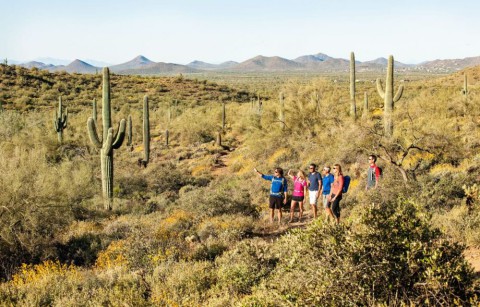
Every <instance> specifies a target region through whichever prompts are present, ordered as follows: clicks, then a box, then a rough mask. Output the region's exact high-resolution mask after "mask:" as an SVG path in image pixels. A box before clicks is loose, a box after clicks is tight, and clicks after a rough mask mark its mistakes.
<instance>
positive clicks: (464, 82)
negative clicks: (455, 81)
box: [462, 73, 468, 97]
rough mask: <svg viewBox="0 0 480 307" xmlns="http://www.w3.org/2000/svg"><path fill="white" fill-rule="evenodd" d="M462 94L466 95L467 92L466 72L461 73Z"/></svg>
mask: <svg viewBox="0 0 480 307" xmlns="http://www.w3.org/2000/svg"><path fill="white" fill-rule="evenodd" d="M462 94H463V95H464V96H465V97H467V94H468V87H467V74H466V73H465V74H463V90H462Z"/></svg>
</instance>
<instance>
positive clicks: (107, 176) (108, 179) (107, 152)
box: [87, 67, 126, 210]
mask: <svg viewBox="0 0 480 307" xmlns="http://www.w3.org/2000/svg"><path fill="white" fill-rule="evenodd" d="M102 123H103V137H102V139H101V140H100V138H99V136H98V133H97V127H96V122H95V121H94V120H93V118H92V117H89V118H88V122H87V126H88V135H89V137H90V141H91V142H92V144H93V145H94V146H95V147H97V148H98V149H100V162H101V169H102V191H103V200H104V207H105V209H106V210H110V209H111V208H112V201H113V150H114V149H118V148H120V146H122V143H123V140H124V138H125V126H126V125H125V119H122V120H121V121H120V124H119V125H118V129H117V132H116V133H115V135H114V132H113V128H112V118H111V108H110V72H109V69H108V67H105V68H103V93H102Z"/></svg>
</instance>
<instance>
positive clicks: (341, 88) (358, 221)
mask: <svg viewBox="0 0 480 307" xmlns="http://www.w3.org/2000/svg"><path fill="white" fill-rule="evenodd" d="M464 75H468V95H464V94H463V93H462V90H464V89H465V88H467V87H466V85H465V86H464V80H467V79H466V78H465V77H464ZM349 77H350V76H349V74H348V72H345V74H344V75H341V74H339V75H336V76H314V75H312V76H308V77H305V76H301V77H299V76H295V75H291V76H288V75H282V76H279V77H276V78H272V77H271V76H270V77H268V78H267V77H265V78H263V76H262V75H254V76H251V77H250V78H247V77H245V76H239V77H238V78H239V79H241V82H239V81H238V80H236V81H232V80H233V79H235V78H234V77H232V76H221V75H217V76H215V82H212V81H208V80H203V79H198V77H196V76H195V75H189V76H182V75H179V76H176V77H152V76H149V77H143V76H122V75H115V74H111V75H110V86H111V88H110V91H111V96H110V98H111V110H112V112H111V121H112V122H113V123H119V122H120V120H121V119H127V118H129V117H131V126H130V127H129V128H127V129H126V130H127V137H128V135H129V132H128V131H130V130H131V131H132V132H131V141H130V139H129V141H128V142H127V141H125V143H127V145H124V146H122V147H119V148H117V149H116V150H115V160H114V162H113V165H114V166H113V170H112V172H114V174H115V175H114V177H113V183H112V189H111V193H112V197H111V202H110V201H109V202H108V204H109V206H104V204H105V203H104V199H103V197H102V169H101V165H100V159H99V157H100V154H101V153H100V151H101V150H102V149H98V148H97V147H96V146H93V145H92V144H91V143H90V140H89V136H88V127H87V120H88V118H89V117H92V103H93V101H94V99H95V100H96V101H97V102H99V101H102V100H101V97H102V75H101V74H98V75H80V74H67V73H49V72H46V71H42V70H38V69H31V70H28V69H24V68H21V67H18V66H8V65H1V66H0V102H1V105H2V110H1V111H0V169H1V172H2V176H0V184H1V186H2V192H1V193H0V277H1V280H2V282H1V284H0V302H1V303H0V304H2V305H7V306H10V305H19V306H20V305H21V306H85V305H89V306H98V305H107V306H119V305H127V306H292V305H295V306H357V305H358V306H365V305H367V306H402V305H408V306H410V305H411V306H414V305H415V306H416V305H419V306H428V305H431V306H438V305H462V306H465V305H477V304H478V302H479V295H480V292H479V291H480V284H479V281H480V279H479V275H478V272H475V271H474V269H473V267H472V266H471V265H470V263H469V262H468V261H467V260H466V258H465V250H466V248H469V249H478V248H480V239H479V238H480V196H479V185H480V177H479V171H480V154H479V150H480V92H479V91H480V83H479V82H480V80H479V79H480V68H479V67H475V68H469V69H466V70H464V71H461V72H458V73H455V74H451V75H445V76H421V77H419V76H413V77H411V78H409V77H408V76H398V75H396V74H395V81H394V82H395V88H397V87H398V86H399V85H401V86H402V87H403V94H402V97H401V99H399V100H398V101H396V102H395V104H394V106H393V104H392V110H390V109H389V110H388V112H389V113H388V121H387V123H388V125H390V124H391V126H389V129H387V130H385V127H384V123H385V121H384V105H385V101H384V99H382V98H381V97H380V96H379V95H378V94H377V87H376V84H375V79H376V78H381V79H382V80H384V78H385V73H382V74H378V75H372V73H371V72H370V73H369V74H365V75H364V74H362V73H361V72H357V73H356V76H355V78H356V81H355V87H354V88H355V90H354V91H350V88H351V86H350V84H349V82H350V78H349ZM280 93H282V94H281V96H280ZM352 93H353V94H354V95H356V97H352V96H351V94H352ZM146 95H148V107H147V108H148V112H149V114H148V116H147V117H148V120H149V136H148V138H149V139H150V143H149V150H148V155H149V156H148V158H147V160H148V165H147V164H146V163H145V165H143V166H139V164H138V161H142V160H145V155H146V154H147V153H146V152H145V151H144V149H145V148H144V144H146V143H144V139H145V137H144V136H143V135H144V134H143V131H144V120H145V119H144V114H145V111H144V104H143V101H144V97H145V96H146ZM364 96H368V103H367V104H366V106H367V107H366V109H365V108H364V107H363V106H362V107H361V108H359V107H357V108H356V115H355V116H351V102H352V101H354V100H355V99H356V101H357V102H359V101H362V99H363V97H364ZM60 97H61V101H62V105H63V107H64V108H68V127H67V128H66V129H64V130H62V139H61V142H59V141H58V135H57V130H55V128H54V125H52V114H55V110H60V108H59V99H60ZM279 97H281V99H280V98H279ZM280 100H281V101H280ZM99 106H100V107H99V109H101V104H99ZM362 112H365V114H362ZM95 113H96V112H95ZM95 116H98V119H95V121H96V122H97V129H98V131H97V132H98V135H102V133H104V132H103V131H102V128H101V127H102V125H100V123H101V121H102V114H101V113H100V112H98V114H95ZM95 116H94V117H95ZM92 121H93V118H92ZM390 128H391V129H390ZM117 129H118V127H114V130H117ZM124 130H125V129H124ZM167 130H168V135H169V140H168V144H167V142H166V139H165V137H166V131H167ZM218 136H221V142H218V141H217V138H218ZM113 137H114V136H113ZM369 154H376V155H377V156H379V158H380V159H379V160H378V164H379V165H380V166H381V167H382V169H383V175H382V179H381V183H380V187H379V188H378V189H377V190H373V191H372V190H370V191H368V192H367V191H365V183H366V169H367V167H368V164H367V157H368V155H369ZM312 162H313V163H317V164H319V165H321V166H323V165H325V164H328V165H330V166H331V165H333V164H335V163H339V164H340V165H342V169H343V170H344V174H346V175H349V176H351V178H352V181H351V183H350V189H349V191H348V193H347V194H345V195H344V198H343V200H342V203H341V207H342V222H341V224H340V225H339V226H335V225H333V224H331V223H328V222H325V221H324V218H323V215H322V214H323V213H320V218H319V219H317V220H315V221H311V222H310V223H307V224H306V225H304V226H302V227H299V228H294V227H290V228H289V226H288V224H287V223H286V221H287V219H288V217H284V218H285V223H284V224H283V225H281V226H277V225H276V224H275V225H273V224H270V223H269V218H268V205H267V197H268V191H269V185H268V182H266V181H261V180H260V179H258V177H257V175H255V174H254V172H253V168H254V167H257V168H258V169H259V170H260V171H262V172H263V173H270V172H272V171H273V168H274V167H277V166H280V167H282V168H284V169H286V170H288V169H302V170H305V171H306V170H307V167H308V165H309V164H310V163H312ZM290 188H291V187H290ZM110 207H111V210H109V209H110ZM306 207H307V208H306V209H307V210H306V212H307V211H308V205H306ZM320 212H321V211H320Z"/></svg>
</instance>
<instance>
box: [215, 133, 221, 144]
mask: <svg viewBox="0 0 480 307" xmlns="http://www.w3.org/2000/svg"><path fill="white" fill-rule="evenodd" d="M215 143H216V144H217V146H220V147H221V146H222V132H221V131H218V132H217V140H216V141H215Z"/></svg>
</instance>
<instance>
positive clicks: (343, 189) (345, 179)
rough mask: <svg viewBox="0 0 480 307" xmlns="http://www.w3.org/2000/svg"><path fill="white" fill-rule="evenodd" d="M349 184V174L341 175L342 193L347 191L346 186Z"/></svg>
mask: <svg viewBox="0 0 480 307" xmlns="http://www.w3.org/2000/svg"><path fill="white" fill-rule="evenodd" d="M349 186H350V176H343V188H342V194H343V193H347V192H348V187H349Z"/></svg>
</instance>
